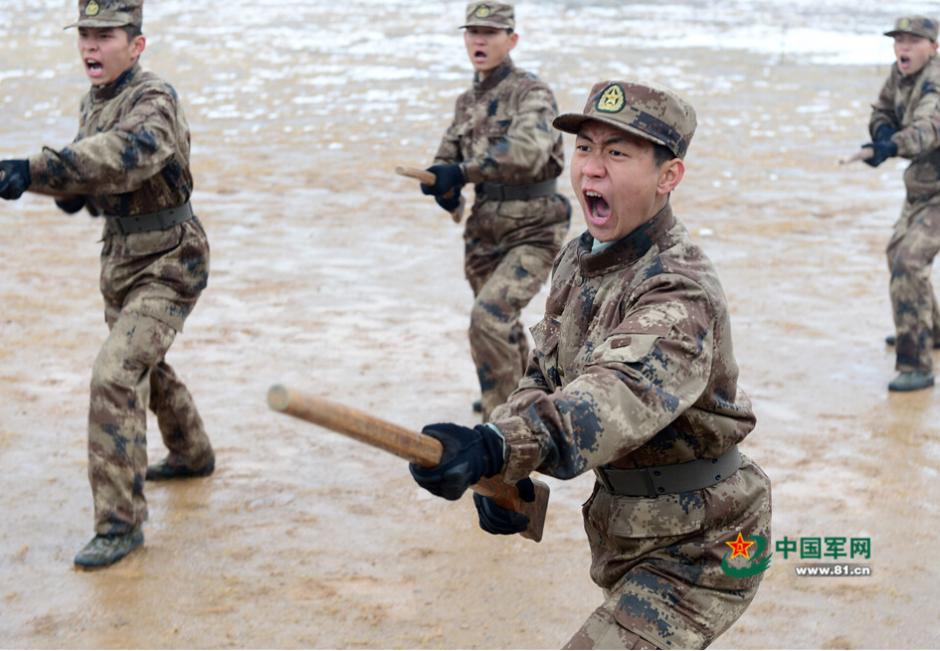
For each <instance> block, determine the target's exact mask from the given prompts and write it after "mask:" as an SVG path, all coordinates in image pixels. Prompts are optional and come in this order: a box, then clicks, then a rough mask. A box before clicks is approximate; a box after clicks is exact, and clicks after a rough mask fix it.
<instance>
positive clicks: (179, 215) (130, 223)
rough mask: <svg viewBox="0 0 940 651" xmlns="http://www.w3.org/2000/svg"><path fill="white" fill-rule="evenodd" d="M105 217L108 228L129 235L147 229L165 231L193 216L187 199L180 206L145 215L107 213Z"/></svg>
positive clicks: (146, 230)
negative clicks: (114, 214)
mask: <svg viewBox="0 0 940 651" xmlns="http://www.w3.org/2000/svg"><path fill="white" fill-rule="evenodd" d="M107 218H108V229H109V230H112V231H114V232H115V233H120V234H121V235H131V234H133V233H146V232H148V231H165V230H166V229H168V228H170V227H171V226H176V225H177V224H182V223H183V222H187V221H189V220H190V219H192V218H193V208H192V205H190V203H189V202H188V201H187V202H186V203H184V204H183V205H182V206H177V207H176V208H166V209H165V210H158V211H157V212H151V213H147V214H145V215H134V216H133V217H114V216H112V215H107Z"/></svg>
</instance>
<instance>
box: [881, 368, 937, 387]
mask: <svg viewBox="0 0 940 651" xmlns="http://www.w3.org/2000/svg"><path fill="white" fill-rule="evenodd" d="M932 386H933V373H930V372H929V371H912V372H909V373H900V374H898V376H897V377H896V378H894V379H893V380H891V383H890V384H888V391H919V390H920V389H927V388H929V387H932Z"/></svg>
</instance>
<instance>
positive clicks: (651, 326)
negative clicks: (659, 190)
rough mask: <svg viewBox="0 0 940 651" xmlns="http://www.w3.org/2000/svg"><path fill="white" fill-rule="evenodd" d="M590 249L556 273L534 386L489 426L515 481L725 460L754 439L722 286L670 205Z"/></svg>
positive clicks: (537, 330)
mask: <svg viewBox="0 0 940 651" xmlns="http://www.w3.org/2000/svg"><path fill="white" fill-rule="evenodd" d="M592 242H593V238H592V237H591V236H590V234H589V233H584V235H582V236H581V238H580V239H576V240H572V241H571V242H569V243H568V245H567V246H566V247H565V249H564V250H563V251H562V252H561V254H560V255H559V257H558V259H557V260H556V261H555V270H554V273H553V277H552V286H551V293H550V295H549V297H548V301H547V303H546V308H545V318H544V319H543V320H542V321H541V322H540V323H539V324H538V325H536V326H535V327H534V328H532V334H533V337H534V339H535V343H536V348H535V350H534V351H533V354H532V355H531V356H530V361H529V365H528V369H527V371H526V374H525V376H524V377H523V378H522V380H521V381H520V382H519V385H518V388H517V389H516V391H515V392H514V393H513V394H512V395H511V396H510V398H509V400H508V401H507V402H506V404H504V405H502V406H500V407H498V408H497V409H496V410H495V412H494V413H493V415H492V418H491V420H492V421H493V422H494V424H495V425H496V426H497V427H499V429H500V430H501V431H502V432H503V433H504V434H505V436H506V442H507V445H508V452H507V462H506V466H505V468H504V473H503V474H504V476H505V478H506V480H507V481H515V480H518V479H521V478H523V477H526V476H527V475H528V474H529V473H530V472H531V471H532V470H538V471H539V472H542V473H544V474H548V475H552V476H555V477H559V478H562V479H565V478H570V477H574V476H576V475H579V474H581V473H583V472H585V471H588V470H591V469H592V468H595V467H597V466H600V465H603V464H611V465H614V466H616V467H621V468H634V467H648V466H654V465H662V464H673V463H682V462H686V461H691V460H693V459H700V458H717V457H718V456H720V455H721V454H722V453H723V452H725V451H726V450H728V449H729V448H730V447H731V446H732V445H734V444H736V443H738V442H739V441H741V440H742V439H743V438H744V437H745V436H746V435H747V434H748V433H749V432H750V431H751V430H752V429H753V428H754V424H755V418H754V414H753V412H752V411H751V405H750V401H749V400H748V398H747V396H746V395H745V394H744V393H743V392H741V391H739V390H738V388H737V376H738V369H737V365H736V363H735V360H734V354H733V351H732V346H731V329H730V322H729V317H728V309H727V304H726V299H725V296H724V293H723V291H722V289H721V285H720V283H719V281H718V277H717V275H716V273H715V270H714V268H713V267H712V264H711V262H710V261H709V260H708V258H706V257H705V255H704V253H703V252H702V251H701V249H699V248H698V247H697V246H696V245H695V244H693V243H692V242H691V240H690V238H689V235H688V232H687V231H686V229H685V227H684V226H682V225H681V224H680V223H678V222H677V221H676V219H675V217H674V216H673V214H672V209H671V208H670V206H669V204H667V205H666V206H665V207H664V208H663V209H662V210H661V211H660V212H659V213H658V214H657V215H656V216H655V217H653V219H651V220H650V221H648V222H646V223H645V224H643V225H642V226H640V227H639V228H638V229H636V230H635V231H633V232H632V233H631V234H630V235H628V236H626V237H625V238H623V239H621V240H619V241H617V242H616V243H614V244H612V245H611V246H610V247H608V248H607V249H604V250H601V251H598V252H595V253H592V252H591V245H592Z"/></svg>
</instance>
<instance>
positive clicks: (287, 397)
mask: <svg viewBox="0 0 940 651" xmlns="http://www.w3.org/2000/svg"><path fill="white" fill-rule="evenodd" d="M268 406H269V407H270V408H271V409H273V410H274V411H277V412H281V413H284V414H287V415H289V416H293V417H294V418H299V419H300V420H304V421H307V422H308V423H314V424H316V425H320V426H321V427H325V428H326V429H328V430H332V431H334V432H338V433H340V434H345V435H346V436H349V437H351V438H354V439H356V440H357V441H361V442H362V443H366V444H368V445H371V446H372V447H376V448H379V449H380V450H385V451H386V452H390V453H392V454H394V455H395V456H397V457H401V458H402V459H405V460H407V461H410V462H412V463H416V464H418V465H420V466H424V467H425V468H430V467H432V466H436V465H437V464H438V463H440V461H441V454H442V453H443V446H442V445H441V442H440V441H438V440H437V439H436V438H434V437H433V436H428V435H427V434H422V433H420V432H415V431H412V430H409V429H406V428H404V427H400V426H398V425H396V424H394V423H390V422H388V421H385V420H382V419H380V418H376V417H375V416H372V415H371V414H367V413H365V412H363V411H360V410H358V409H354V408H352V407H347V406H346V405H341V404H339V403H336V402H332V401H331V400H327V399H325V398H320V397H318V396H311V395H309V394H304V393H300V392H298V391H294V390H292V389H288V388H287V387H284V386H282V385H279V384H276V385H274V386H272V387H271V388H270V389H268ZM532 483H533V484H534V486H535V500H534V501H532V502H525V501H523V500H522V498H521V497H519V491H518V489H516V486H515V485H514V484H507V483H506V482H504V481H503V480H502V479H500V478H499V477H489V478H483V479H481V480H480V481H479V482H478V483H476V484H474V485H473V486H472V488H473V490H474V491H475V492H477V493H479V494H480V495H483V496H484V497H489V498H491V499H492V500H493V501H494V502H496V503H497V504H499V505H500V506H502V507H503V508H505V509H509V510H511V511H515V512H517V513H522V514H524V515H526V516H527V517H528V518H529V526H528V528H527V529H526V530H525V531H523V532H521V534H520V535H521V536H522V537H523V538H528V539H530V540H534V541H535V542H539V541H540V540H542V531H543V529H544V528H545V512H546V511H547V509H548V498H549V493H550V489H549V487H548V484H546V483H545V482H542V481H539V480H537V479H533V480H532Z"/></svg>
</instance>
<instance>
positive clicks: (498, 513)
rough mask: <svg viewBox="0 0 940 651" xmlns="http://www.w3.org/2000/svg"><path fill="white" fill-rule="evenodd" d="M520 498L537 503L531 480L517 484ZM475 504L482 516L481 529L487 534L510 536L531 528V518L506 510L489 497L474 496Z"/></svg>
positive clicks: (476, 494) (523, 480)
mask: <svg viewBox="0 0 940 651" xmlns="http://www.w3.org/2000/svg"><path fill="white" fill-rule="evenodd" d="M516 488H517V489H518V490H519V497H521V498H522V501H523V502H534V501H535V486H534V485H533V484H532V480H531V479H529V478H526V479H522V480H520V481H518V482H516ZM473 503H474V505H476V507H477V515H479V516H480V528H481V529H483V531H486V532H487V533H492V534H496V535H503V536H508V535H511V534H514V533H520V532H522V531H525V530H526V529H527V528H528V527H529V516H527V515H523V514H522V513H516V512H515V511H510V510H509V509H504V508H503V507H501V506H500V505H499V504H497V503H496V502H494V501H493V500H492V499H490V498H489V497H483V496H482V495H480V494H479V493H474V494H473Z"/></svg>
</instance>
